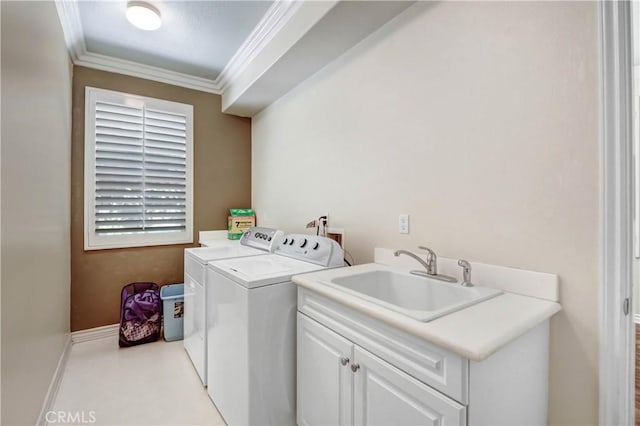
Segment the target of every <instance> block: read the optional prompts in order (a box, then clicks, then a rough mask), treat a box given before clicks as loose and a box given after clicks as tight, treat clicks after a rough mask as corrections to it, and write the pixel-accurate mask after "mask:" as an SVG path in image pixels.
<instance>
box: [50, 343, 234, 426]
mask: <svg viewBox="0 0 640 426" xmlns="http://www.w3.org/2000/svg"><path fill="white" fill-rule="evenodd" d="M53 411H56V412H60V411H61V412H68V413H72V414H71V415H74V413H80V415H82V414H84V418H85V420H87V421H88V420H91V417H90V416H91V411H93V417H94V418H95V422H92V424H95V425H224V421H223V420H222V418H221V417H220V414H219V413H218V411H217V410H216V408H215V406H214V405H213V404H212V403H211V400H210V399H209V396H208V395H207V391H206V389H205V388H204V387H203V386H202V383H201V382H200V379H199V378H198V376H197V373H196V371H195V370H194V369H193V366H192V365H191V361H190V360H189V357H188V356H187V354H186V352H185V351H184V348H183V345H182V341H176V342H170V343H168V342H164V341H158V342H155V343H149V344H146V345H140V346H134V347H131V348H122V349H119V348H118V338H117V336H116V337H111V338H105V339H100V340H94V341H90V342H83V343H77V344H75V345H73V346H72V348H71V352H70V354H69V359H68V362H67V367H66V370H65V372H64V375H63V378H62V382H61V384H60V390H59V391H58V395H57V398H56V401H55V403H54V407H53ZM75 415H78V414H75ZM54 418H55V417H54ZM52 424H55V423H52Z"/></svg>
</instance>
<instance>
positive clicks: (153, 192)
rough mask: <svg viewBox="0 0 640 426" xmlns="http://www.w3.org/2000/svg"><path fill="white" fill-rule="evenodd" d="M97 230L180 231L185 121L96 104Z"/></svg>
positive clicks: (160, 113) (183, 213)
mask: <svg viewBox="0 0 640 426" xmlns="http://www.w3.org/2000/svg"><path fill="white" fill-rule="evenodd" d="M95 194H96V198H95V231H96V233H98V234H121V233H132V232H170V231H184V230H185V228H186V220H185V219H186V217H185V216H186V211H185V210H186V117H185V116H184V115H180V114H175V113H168V112H163V111H154V110H150V109H146V108H131V107H127V106H124V105H115V104H109V103H104V102H97V103H96V191H95Z"/></svg>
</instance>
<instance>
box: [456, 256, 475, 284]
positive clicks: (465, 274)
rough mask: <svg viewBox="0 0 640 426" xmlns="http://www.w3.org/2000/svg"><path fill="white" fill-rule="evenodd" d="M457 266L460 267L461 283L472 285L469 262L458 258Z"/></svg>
mask: <svg viewBox="0 0 640 426" xmlns="http://www.w3.org/2000/svg"><path fill="white" fill-rule="evenodd" d="M458 266H461V267H462V284H461V285H463V286H464V287H473V284H472V283H471V264H470V263H469V262H468V261H466V260H464V259H460V260H458Z"/></svg>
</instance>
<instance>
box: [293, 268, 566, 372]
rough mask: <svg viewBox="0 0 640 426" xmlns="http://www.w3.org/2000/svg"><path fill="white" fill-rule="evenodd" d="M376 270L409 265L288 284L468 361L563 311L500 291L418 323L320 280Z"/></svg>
mask: <svg viewBox="0 0 640 426" xmlns="http://www.w3.org/2000/svg"><path fill="white" fill-rule="evenodd" d="M380 268H385V269H387V268H388V269H394V270H399V269H401V270H405V271H407V270H408V269H409V268H406V269H405V268H398V267H391V266H385V265H380V264H375V263H368V264H364V265H356V266H353V267H350V268H338V269H327V270H323V271H320V272H314V273H310V274H304V275H298V276H294V277H293V282H294V283H295V284H297V285H299V286H301V287H304V288H307V289H309V290H312V291H314V292H316V293H318V294H320V295H322V296H325V297H327V298H329V299H332V300H334V301H336V302H338V303H341V304H343V305H345V306H348V307H350V308H352V309H355V310H357V311H359V312H362V313H364V314H366V315H369V316H371V317H372V318H375V319H377V320H380V321H383V322H385V323H387V324H389V325H391V326H394V327H396V328H398V329H400V330H402V331H404V332H407V333H409V334H411V335H414V336H417V337H419V338H422V339H424V340H427V341H429V342H431V343H433V344H436V345H438V346H440V347H442V348H445V349H448V350H451V351H452V352H455V353H457V354H459V355H461V356H463V357H466V358H469V359H471V360H473V361H482V360H483V359H485V358H487V357H488V356H490V355H491V354H493V353H494V352H496V351H497V350H498V349H500V348H501V347H503V346H505V345H506V344H508V343H509V342H511V341H513V340H515V339H516V338H517V337H519V336H521V335H522V334H524V333H525V332H527V331H529V330H531V329H532V328H534V327H535V326H536V325H538V324H540V323H542V322H543V321H545V320H547V319H549V318H550V317H551V316H553V315H554V314H555V313H557V312H559V311H560V310H561V309H562V307H561V306H560V304H559V303H557V302H554V301H550V300H545V299H539V298H535V297H529V296H522V295H518V294H513V293H508V292H504V293H503V294H501V295H499V296H497V297H494V298H492V299H489V300H487V301H484V302H480V303H478V304H476V305H473V306H470V307H468V308H465V309H462V310H459V311H457V312H454V313H451V314H448V315H445V316H443V317H440V318H437V319H434V320H432V321H429V322H420V321H416V320H414V319H412V318H409V317H407V316H405V315H402V314H400V313H397V312H394V311H391V310H389V309H386V308H383V307H381V306H379V305H377V304H375V303H372V302H368V301H366V300H364V299H361V298H359V297H357V296H352V295H350V294H348V293H346V292H343V291H340V290H338V289H335V288H333V287H331V286H329V285H326V284H322V283H321V282H320V281H328V280H331V279H332V278H335V277H338V276H344V275H345V272H347V270H348V273H356V272H358V273H360V272H367V271H372V270H376V269H380Z"/></svg>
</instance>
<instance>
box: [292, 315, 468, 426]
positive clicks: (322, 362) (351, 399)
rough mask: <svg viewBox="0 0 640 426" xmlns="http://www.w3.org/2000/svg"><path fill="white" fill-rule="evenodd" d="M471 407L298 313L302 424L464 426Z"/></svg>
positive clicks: (299, 388) (299, 397) (300, 415)
mask: <svg viewBox="0 0 640 426" xmlns="http://www.w3.org/2000/svg"><path fill="white" fill-rule="evenodd" d="M465 421H466V411H465V407H464V406H462V405H461V404H459V403H457V402H455V401H453V400H452V399H450V398H447V397H445V396H444V395H442V394H440V393H439V392H438V391H436V390H434V389H432V388H430V387H429V386H427V385H425V384H424V383H422V382H420V381H419V380H416V379H415V378H413V377H411V376H409V375H408V374H407V373H405V372H403V371H402V370H399V369H397V368H395V367H393V366H392V365H391V364H389V363H388V362H385V361H383V360H382V359H380V358H378V357H376V356H375V355H373V354H371V353H370V352H368V351H366V350H364V349H362V348H361V347H359V346H358V345H356V344H354V343H352V342H350V341H349V340H347V339H345V338H344V337H342V336H340V335H339V334H337V333H334V332H333V331H331V330H330V329H328V328H327V327H325V326H323V325H321V324H319V323H317V322H316V321H314V320H312V319H310V318H308V317H306V316H304V315H302V314H300V313H298V424H300V425H350V424H357V425H417V424H420V425H431V424H432V425H463V424H465Z"/></svg>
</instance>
